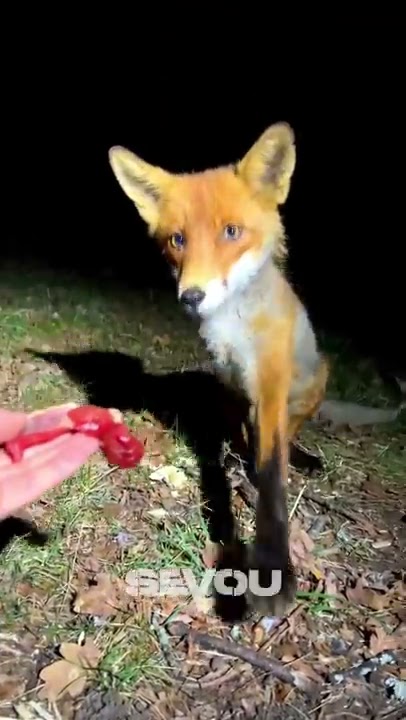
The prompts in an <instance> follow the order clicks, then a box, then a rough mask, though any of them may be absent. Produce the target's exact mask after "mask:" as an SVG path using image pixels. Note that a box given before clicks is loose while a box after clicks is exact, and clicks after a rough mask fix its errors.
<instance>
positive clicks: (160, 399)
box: [28, 349, 317, 622]
mask: <svg viewBox="0 0 406 720" xmlns="http://www.w3.org/2000/svg"><path fill="white" fill-rule="evenodd" d="M28 352H29V353H30V354H31V355H32V356H34V357H37V358H41V359H43V360H45V361H47V362H50V363H54V364H56V365H57V366H58V367H59V368H60V369H61V370H62V371H64V372H65V373H66V374H67V376H68V377H69V378H70V379H71V380H72V381H73V382H74V383H76V384H78V385H80V386H81V387H82V388H84V390H85V393H86V396H87V401H88V403H89V404H94V405H98V406H101V407H114V408H117V409H118V410H120V411H122V412H126V411H132V412H136V413H138V412H145V411H148V412H149V413H150V414H152V415H153V416H154V417H155V418H156V419H157V420H158V421H159V422H160V423H161V424H162V425H163V426H164V427H166V428H167V429H172V430H175V433H176V434H178V435H179V436H182V438H183V440H184V441H185V442H186V444H187V445H188V446H189V448H190V449H191V451H192V452H193V453H194V455H195V457H196V459H197V462H198V464H199V469H200V486H201V487H200V489H201V495H202V507H203V513H204V516H205V520H206V522H207V527H208V534H209V537H210V540H211V541H212V542H213V543H222V544H224V545H226V546H229V547H230V546H233V547H237V548H238V545H239V541H238V530H237V527H236V523H235V520H234V515H233V511H232V503H231V486H230V483H229V480H228V470H229V469H230V463H227V462H222V453H223V448H224V441H228V442H229V443H230V447H231V450H232V452H231V455H230V457H233V456H234V454H236V455H238V456H239V462H241V463H242V464H243V466H244V465H245V469H246V474H247V477H248V478H249V480H250V481H251V482H252V483H253V485H256V483H255V473H254V452H253V438H252V437H248V438H247V440H248V443H246V442H244V441H243V439H242V432H241V428H242V423H243V422H244V419H245V418H246V416H247V412H248V408H247V405H246V403H245V401H244V400H243V399H241V398H239V397H236V396H235V395H233V394H232V392H231V391H229V390H228V388H226V387H225V386H224V385H223V384H222V383H221V382H220V381H219V380H218V379H217V378H216V376H215V375H214V374H211V373H210V372H206V371H203V370H185V371H174V372H169V373H166V374H162V375H161V374H154V373H150V372H146V371H145V369H144V367H143V364H142V362H141V360H140V359H139V358H138V357H134V356H130V355H127V354H124V353H120V352H108V351H97V350H90V351H86V352H78V353H56V352H39V351H36V350H31V349H29V350H28ZM291 461H293V463H294V464H296V465H297V466H299V467H302V468H303V467H307V468H308V469H310V470H312V469H313V466H312V463H314V457H313V456H311V455H310V454H308V453H305V452H304V451H301V450H300V449H297V448H296V451H295V452H294V453H293V455H292V452H291ZM316 466H317V463H316ZM237 555H238V550H237ZM240 564H241V562H240V560H239V558H238V557H237V556H236V557H235V566H236V567H235V569H239V566H240ZM225 597H226V599H224V598H219V597H217V598H216V609H217V612H218V613H219V614H220V615H221V616H222V617H223V619H224V620H226V621H230V622H231V621H234V620H235V619H236V618H239V617H241V615H244V614H246V612H247V608H246V606H245V599H244V598H240V597H237V596H230V595H228V596H225ZM241 604H242V605H243V607H241Z"/></svg>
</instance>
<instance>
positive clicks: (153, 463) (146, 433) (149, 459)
mask: <svg viewBox="0 0 406 720" xmlns="http://www.w3.org/2000/svg"><path fill="white" fill-rule="evenodd" d="M137 437H138V439H139V440H140V442H142V443H143V445H144V446H145V455H144V457H143V458H142V460H141V465H148V466H150V467H155V468H157V467H159V466H160V465H163V464H164V463H165V460H166V456H167V455H168V453H169V452H170V451H171V450H172V449H173V442H172V441H171V439H170V437H169V435H168V432H167V430H165V429H164V428H163V427H157V426H156V425H152V424H151V425H148V424H145V425H144V426H141V427H139V428H137Z"/></svg>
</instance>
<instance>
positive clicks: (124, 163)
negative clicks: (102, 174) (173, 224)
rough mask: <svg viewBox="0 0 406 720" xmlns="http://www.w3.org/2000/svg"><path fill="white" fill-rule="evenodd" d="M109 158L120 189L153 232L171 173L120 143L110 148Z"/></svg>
mask: <svg viewBox="0 0 406 720" xmlns="http://www.w3.org/2000/svg"><path fill="white" fill-rule="evenodd" d="M109 161H110V165H111V169H112V170H113V173H114V175H115V176H116V179H117V180H118V183H119V185H120V186H121V188H122V190H123V191H124V192H125V194H126V195H127V197H129V198H130V200H132V201H133V203H134V205H135V207H136V208H137V210H138V212H139V214H140V215H141V217H142V219H143V220H144V222H146V223H147V225H148V228H149V231H150V233H152V234H153V233H154V231H155V229H156V225H157V222H158V218H159V204H160V201H161V198H162V196H163V194H164V192H165V189H166V188H167V187H168V185H169V183H170V181H171V175H170V174H169V173H167V172H166V171H165V170H162V168H160V167H155V166H154V165H150V164H149V163H147V162H145V160H142V159H141V158H140V157H138V156H137V155H135V154H134V153H132V152H130V150H127V149H126V148H123V147H120V146H116V147H112V148H110V150H109Z"/></svg>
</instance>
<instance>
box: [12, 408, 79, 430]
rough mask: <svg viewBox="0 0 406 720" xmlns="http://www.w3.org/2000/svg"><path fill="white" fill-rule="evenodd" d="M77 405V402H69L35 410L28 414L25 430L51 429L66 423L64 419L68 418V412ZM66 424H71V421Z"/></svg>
mask: <svg viewBox="0 0 406 720" xmlns="http://www.w3.org/2000/svg"><path fill="white" fill-rule="evenodd" d="M75 407H77V404H76V403H67V404H65V405H55V406H54V407H50V408H45V410H35V411H34V412H32V413H30V414H29V415H28V416H27V422H26V426H25V432H26V433H31V432H42V431H43V430H50V429H51V428H54V427H58V426H59V425H64V421H65V420H67V417H66V416H67V413H68V412H69V410H73V408H75ZM66 424H69V422H67V423H66Z"/></svg>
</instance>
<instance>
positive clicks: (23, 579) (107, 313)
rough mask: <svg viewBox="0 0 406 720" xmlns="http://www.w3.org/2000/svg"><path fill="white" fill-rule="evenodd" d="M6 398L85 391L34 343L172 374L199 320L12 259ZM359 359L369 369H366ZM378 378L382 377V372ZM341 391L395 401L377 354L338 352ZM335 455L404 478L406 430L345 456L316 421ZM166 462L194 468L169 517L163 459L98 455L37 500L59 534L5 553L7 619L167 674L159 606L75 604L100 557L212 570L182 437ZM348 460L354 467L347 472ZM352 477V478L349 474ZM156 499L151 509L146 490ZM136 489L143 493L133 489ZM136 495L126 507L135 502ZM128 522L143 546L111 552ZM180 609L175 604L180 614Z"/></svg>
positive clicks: (106, 668)
mask: <svg viewBox="0 0 406 720" xmlns="http://www.w3.org/2000/svg"><path fill="white" fill-rule="evenodd" d="M0 287H1V290H0V347H1V355H0V402H1V404H2V406H9V407H14V408H17V407H18V408H24V409H26V410H30V409H38V408H40V407H46V406H48V405H51V404H56V403H62V402H66V401H71V400H76V401H83V400H84V399H85V395H84V392H83V388H80V387H78V386H76V385H75V384H74V383H73V382H71V381H70V380H69V379H68V377H67V376H66V375H65V374H64V373H63V372H60V371H58V369H56V368H54V367H53V366H50V365H47V364H46V363H45V362H42V361H39V360H33V359H32V357H30V356H29V355H27V354H26V352H25V351H26V349H27V348H31V349H37V350H51V349H52V350H55V351H63V350H66V351H73V350H88V349H100V350H114V351H121V352H125V353H130V354H133V355H137V356H138V355H139V356H140V357H141V358H142V360H143V362H144V364H145V367H146V368H147V369H150V370H153V371H156V372H158V371H159V372H164V371H167V370H174V369H181V368H184V367H185V366H186V365H188V364H189V365H193V364H195V363H196V362H197V361H198V360H199V359H202V360H204V359H206V358H205V354H204V351H203V349H202V346H201V345H200V343H199V342H198V340H197V338H196V335H195V332H194V328H192V327H191V325H190V324H189V322H188V321H187V319H185V318H184V317H183V316H182V314H181V312H180V310H179V309H178V307H177V305H176V301H175V300H174V298H173V297H172V296H171V295H170V294H169V295H165V294H162V295H161V294H160V293H150V294H144V295H143V294H141V293H137V292H131V291H130V290H123V289H120V288H114V287H103V286H101V285H96V284H95V285H94V286H91V284H90V283H86V282H85V281H83V282H80V281H78V280H76V279H74V278H70V277H60V278H58V277H55V276H52V275H51V274H49V275H48V274H46V273H42V274H41V273H32V274H30V273H29V272H26V271H24V272H23V271H22V270H21V269H20V270H19V273H18V274H17V273H15V274H13V272H12V269H9V270H8V271H6V270H3V272H2V274H1V277H0ZM354 367H356V368H357V374H356V376H354V372H353V370H354ZM371 378H372V380H371ZM331 388H332V394H339V395H340V396H344V397H348V398H350V399H351V400H352V401H357V400H360V399H362V400H363V401H365V399H366V398H367V397H369V399H371V394H372V395H373V399H374V401H375V402H381V401H384V398H383V395H382V392H383V390H382V387H381V384H380V383H379V382H378V381H377V380H376V378H374V377H373V376H372V375H371V371H370V368H369V367H368V366H367V364H365V365H364V364H362V365H360V363H359V362H357V364H356V365H355V366H354V362H353V360H349V361H347V360H346V358H345V357H343V356H339V355H338V354H337V356H336V359H335V376H334V378H333V379H332V383H331ZM126 420H127V421H128V422H129V424H133V425H136V426H139V425H140V424H142V422H143V419H142V416H141V415H135V414H134V413H127V414H126ZM306 437H308V438H309V440H310V442H311V443H313V444H314V446H315V447H319V448H320V449H321V450H322V451H323V453H324V455H325V457H326V459H327V461H328V472H327V473H326V477H327V475H328V474H329V473H331V474H332V475H334V474H336V475H337V474H338V475H340V473H341V474H342V476H343V478H344V475H345V473H347V474H348V468H350V470H351V469H352V470H354V468H355V469H357V468H362V470H363V472H365V471H366V468H369V469H370V470H371V472H374V473H378V474H379V475H380V476H382V477H385V478H387V480H388V482H390V481H392V480H399V479H403V477H404V470H402V467H403V464H404V459H402V456H401V451H400V450H399V448H400V446H401V443H402V442H403V444H404V436H403V438H402V437H401V436H397V435H396V434H395V430H394V428H393V427H392V426H391V427H389V429H388V430H387V432H383V431H380V432H376V433H372V434H371V435H369V436H368V437H367V438H366V439H365V443H364V446H363V448H362V449H361V450H360V449H359V448H357V451H356V452H355V456H354V457H349V458H348V457H345V456H344V460H343V451H347V449H348V448H347V445H346V441H345V439H342V438H341V439H340V438H335V439H334V438H331V437H328V436H324V435H320V434H318V433H315V432H314V431H313V430H309V431H306V433H304V438H306ZM175 442H176V444H175V445H174V446H173V448H172V450H171V451H170V452H168V454H167V457H166V460H165V462H166V463H168V464H174V465H176V466H177V467H179V468H181V467H182V468H183V469H184V470H185V472H186V473H187V474H188V476H189V477H190V480H191V481H190V485H189V486H188V488H187V490H185V495H184V496H183V495H182V496H181V497H180V498H179V501H178V507H177V511H176V512H173V513H172V512H171V511H168V513H167V516H165V517H164V518H162V519H156V518H155V519H154V518H153V517H150V516H149V515H148V512H147V510H148V508H159V507H162V503H161V501H160V497H159V492H160V491H159V487H158V485H159V484H157V483H154V482H153V481H151V480H150V479H149V474H150V472H151V471H152V470H151V469H148V468H144V467H141V466H140V467H139V468H137V469H136V470H134V471H128V472H127V471H126V472H120V473H111V471H110V470H109V468H108V466H107V464H106V463H105V462H104V461H103V460H102V459H100V458H97V459H95V460H94V461H92V463H91V464H89V465H88V466H86V467H85V468H83V469H82V470H81V471H80V472H78V473H77V474H76V476H75V477H74V478H72V479H70V480H69V481H67V482H66V483H65V484H63V485H61V486H60V487H59V488H58V489H57V490H55V491H53V492H52V493H48V494H47V495H46V497H45V498H43V499H42V501H39V502H37V503H34V505H33V506H32V508H31V509H32V513H33V517H34V518H35V520H36V522H37V524H38V526H39V528H40V529H41V530H45V531H47V532H49V539H48V541H47V542H46V543H45V544H44V545H43V546H41V547H38V546H34V545H30V544H29V543H28V542H27V539H26V538H17V539H14V540H13V541H12V542H11V544H10V545H8V547H7V548H6V549H5V550H3V554H2V583H1V586H0V607H1V612H2V622H3V625H5V626H7V627H8V628H9V629H11V630H12V631H13V632H14V631H15V632H19V631H22V629H23V628H24V626H27V625H28V626H29V627H30V629H31V631H32V632H33V633H35V635H36V636H37V637H38V639H39V640H40V642H42V643H43V644H44V645H47V644H49V643H50V644H57V643H59V642H61V641H67V640H72V639H73V640H76V639H77V638H78V636H79V635H80V633H81V632H83V631H84V632H86V633H87V634H90V635H92V636H94V637H95V639H96V641H97V642H98V644H99V645H100V647H101V648H102V650H103V659H102V662H101V665H100V667H99V669H98V671H97V673H96V676H97V682H98V683H101V684H103V685H104V686H106V687H111V686H113V687H116V688H118V689H121V690H124V691H126V692H130V691H131V689H133V688H134V685H135V684H136V683H137V682H138V681H140V680H142V679H143V678H151V679H157V678H161V677H162V678H164V676H165V672H166V669H165V663H164V661H163V659H162V657H161V653H160V650H159V645H158V644H157V641H156V638H155V635H154V633H153V631H152V630H151V628H150V625H149V617H148V612H147V611H143V609H142V607H139V608H137V614H136V615H131V614H130V615H125V614H123V615H121V616H119V617H118V618H113V619H110V620H108V621H107V622H106V623H104V624H103V625H101V626H99V625H97V623H96V624H95V622H94V620H93V619H92V618H91V617H88V616H86V615H80V614H74V613H72V610H71V602H72V597H73V595H74V590H75V588H76V587H77V586H78V585H79V586H80V584H81V583H82V585H83V583H84V576H86V573H87V574H88V575H89V574H90V571H89V570H88V569H86V568H87V567H88V566H87V565H86V563H88V562H89V558H90V559H91V560H93V561H94V562H95V563H96V564H97V566H98V568H99V569H98V572H107V573H111V574H113V575H115V576H117V577H118V578H121V579H124V578H125V575H126V573H127V572H128V571H129V570H131V569H136V568H139V567H146V566H147V565H148V566H149V567H153V568H158V567H163V568H168V567H173V566H174V565H177V566H181V567H188V568H191V569H192V570H193V572H195V573H196V575H197V576H198V577H201V576H202V573H203V563H202V559H201V552H202V550H203V548H204V545H205V542H206V539H207V531H206V527H205V523H204V522H203V519H202V515H201V510H200V507H199V492H198V488H197V484H196V482H195V478H196V463H195V459H194V458H193V457H192V456H191V455H190V452H189V450H188V448H187V447H186V446H185V444H184V442H183V441H182V439H181V438H178V439H176V441H175ZM342 468H344V470H343V471H342ZM342 482H343V483H344V482H345V481H344V479H342ZM138 491H142V492H143V493H144V494H145V497H147V498H148V501H147V502H148V503H150V504H149V505H148V507H147V510H146V509H145V508H142V507H141V505H140V504H139V503H138V500H137V497H138V496H137V495H136V493H137V492H138ZM134 493H135V500H132V499H131V498H132V494H134ZM120 502H122V503H123V508H124V515H123V516H121V515H119V516H118V517H116V516H110V515H109V514H108V513H106V512H105V508H106V506H108V505H109V504H110V505H111V504H118V503H120ZM126 502H127V503H129V505H128V507H129V512H128V513H127V514H126V513H125V509H126V505H125V503H126ZM119 532H125V533H128V534H130V535H131V534H132V535H133V536H134V544H133V545H132V546H131V545H130V546H129V547H128V548H127V549H124V550H123V549H122V550H120V551H117V552H115V554H114V553H112V554H111V553H110V554H109V552H110V551H109V547H110V545H111V544H113V545H114V543H115V538H116V537H117V535H118V533H119ZM309 603H310V604H311V605H312V607H313V609H314V612H315V614H317V612H325V611H328V601H327V598H326V597H324V598H321V599H319V598H313V599H312V598H311V597H309ZM174 609H175V607H173V608H170V607H167V608H166V612H167V613H168V614H169V613H170V612H172V611H173V610H174Z"/></svg>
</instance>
